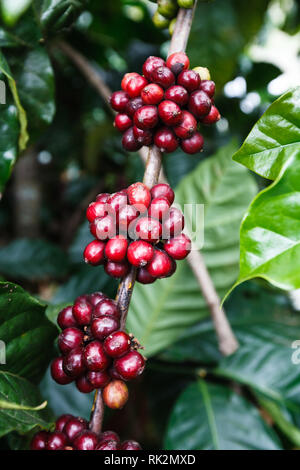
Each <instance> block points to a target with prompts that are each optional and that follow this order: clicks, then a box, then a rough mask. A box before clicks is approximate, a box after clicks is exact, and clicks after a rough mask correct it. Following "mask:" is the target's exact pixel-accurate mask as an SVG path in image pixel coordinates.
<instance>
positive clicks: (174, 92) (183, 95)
mask: <svg viewBox="0 0 300 470" xmlns="http://www.w3.org/2000/svg"><path fill="white" fill-rule="evenodd" d="M165 99H166V100H170V101H174V103H176V104H178V106H181V107H183V106H185V105H186V104H187V103H188V101H189V94H188V92H187V90H186V89H185V88H183V87H182V86H180V85H173V86H171V87H170V88H168V89H167V90H166V92H165Z"/></svg>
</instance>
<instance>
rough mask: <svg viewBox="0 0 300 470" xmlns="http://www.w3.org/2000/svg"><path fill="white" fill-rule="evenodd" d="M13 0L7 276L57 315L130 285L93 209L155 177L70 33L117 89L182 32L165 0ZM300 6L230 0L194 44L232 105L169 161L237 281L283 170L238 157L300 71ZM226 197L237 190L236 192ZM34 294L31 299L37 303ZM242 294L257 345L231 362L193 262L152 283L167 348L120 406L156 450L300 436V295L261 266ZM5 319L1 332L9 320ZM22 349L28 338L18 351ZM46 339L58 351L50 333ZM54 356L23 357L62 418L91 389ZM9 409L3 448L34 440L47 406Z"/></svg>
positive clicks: (4, 115)
mask: <svg viewBox="0 0 300 470" xmlns="http://www.w3.org/2000/svg"><path fill="white" fill-rule="evenodd" d="M51 7H52V8H51ZM0 11H1V24H0V48H1V51H0V72H1V76H0V78H1V79H2V80H4V81H5V83H6V84H7V85H8V86H7V104H6V105H0V106H1V109H0V130H1V135H2V137H1V140H2V142H0V174H1V176H0V189H1V191H3V197H2V200H1V205H0V233H1V235H0V275H1V278H2V280H3V281H4V280H8V281H10V282H12V283H17V284H20V285H22V287H23V288H25V289H26V290H27V291H28V292H29V293H30V294H31V295H32V296H33V297H34V298H36V299H39V301H41V304H39V305H40V307H39V308H40V309H41V312H43V311H44V310H45V308H44V307H42V306H43V305H44V304H47V305H48V307H47V310H46V315H47V316H48V318H49V319H50V321H52V322H54V323H55V317H56V315H57V313H58V311H59V310H60V309H61V308H62V307H63V306H65V305H68V304H69V303H71V302H72V301H73V300H74V298H75V297H76V296H78V295H80V294H83V293H89V292H93V291H96V290H103V291H104V292H105V293H107V294H109V295H111V296H114V295H115V292H116V288H117V283H116V282H114V281H112V280H111V278H108V277H107V276H106V275H105V273H104V271H103V269H102V267H99V268H93V267H90V266H85V265H84V264H83V262H82V251H83V249H84V247H85V245H86V244H87V242H88V241H89V239H90V235H89V231H88V227H87V223H86V222H85V219H84V209H85V207H86V206H87V204H88V203H89V202H90V201H92V200H93V198H94V197H95V195H96V194H97V193H99V192H114V191H116V190H118V189H121V188H123V187H125V186H127V185H129V184H131V183H132V182H134V181H137V180H140V179H141V177H142V174H143V165H142V163H141V161H140V158H139V156H138V155H137V154H129V155H128V154H126V153H125V152H124V150H123V149H122V146H121V142H120V136H119V134H118V133H117V132H116V131H115V129H114V128H113V126H112V116H111V114H110V112H109V110H108V109H107V106H106V103H104V102H103V100H102V99H101V98H100V97H99V96H98V95H97V93H96V92H95V90H94V89H93V88H92V87H91V86H90V84H89V83H88V82H87V81H86V79H85V78H84V77H83V76H82V75H81V73H80V72H79V71H78V70H77V69H76V68H75V67H74V65H73V64H72V63H71V62H70V60H69V59H68V58H67V57H65V56H64V54H63V52H62V51H61V49H60V47H59V41H60V40H61V39H63V40H64V41H66V42H68V43H70V44H71V45H72V46H73V47H74V48H75V49H77V50H78V51H80V52H81V53H82V54H83V55H84V56H85V57H86V58H87V59H88V60H89V61H90V63H91V64H92V65H93V67H94V68H95V69H96V71H97V73H98V74H99V75H100V76H101V77H102V78H103V80H104V81H105V82H106V84H107V85H108V86H109V87H110V88H111V89H112V90H116V89H118V88H119V87H120V80H121V77H122V75H123V74H124V73H125V72H127V71H133V70H134V71H140V70H141V65H142V63H143V62H144V60H145V58H146V57H147V56H148V55H151V54H152V55H162V56H165V55H166V52H167V48H168V43H169V40H170V39H169V33H168V32H167V31H159V30H157V29H155V27H154V25H153V23H152V21H151V16H152V14H153V11H154V5H153V3H151V2H148V1H147V0H111V1H110V2H99V1H98V0H89V1H88V0H86V1H72V2H71V1H69V0H59V1H57V2H54V1H53V2H46V1H39V0H32V1H31V0H22V1H17V0H0ZM299 19H300V2H299V1H297V0H253V1H252V2H249V1H246V0H215V1H214V2H209V3H203V2H200V3H199V5H198V7H197V11H196V15H195V19H194V23H193V27H192V32H191V36H190V41H189V45H188V51H187V52H188V54H189V55H190V58H191V65H192V66H193V67H194V66H197V65H202V66H206V67H208V68H209V69H210V72H211V75H212V78H213V79H214V80H215V81H216V84H217V96H216V103H217V106H218V108H219V109H220V110H221V113H222V116H223V117H222V119H221V120H220V121H219V122H218V123H217V126H216V127H215V128H213V129H205V139H206V144H205V149H204V152H203V153H202V154H201V155H200V156H199V155H195V156H189V155H186V154H183V153H181V152H180V150H178V151H176V152H175V154H172V155H166V156H165V157H164V163H163V164H164V170H165V172H166V175H167V177H168V179H169V181H170V183H171V184H172V185H174V186H175V187H176V189H177V198H178V200H179V201H180V202H181V201H183V202H204V203H205V204H207V205H208V217H209V223H208V226H207V227H205V230H206V232H205V244H204V254H205V259H206V262H207V264H208V267H209V269H210V272H211V274H212V277H213V279H214V282H215V284H216V287H217V289H218V291H219V293H220V295H223V294H224V293H225V292H226V290H227V289H228V288H229V287H230V286H231V285H232V284H233V282H234V281H235V279H236V278H237V275H238V261H239V225H240V221H241V219H242V217H243V214H244V213H245V211H246V209H247V206H248V205H249V203H250V201H251V199H252V198H253V196H254V194H255V192H256V191H257V187H259V188H262V187H264V186H265V185H266V181H265V180H263V179H262V178H258V177H255V178H254V177H253V176H250V173H249V172H248V171H246V170H240V171H236V168H237V164H233V163H231V156H232V154H233V153H234V151H235V150H236V148H237V147H238V145H239V144H240V143H241V142H242V141H243V140H244V139H245V137H246V136H247V134H248V133H249V131H250V129H251V128H252V126H253V125H254V123H255V122H256V121H257V119H258V118H259V117H260V116H261V115H262V113H263V112H264V111H265V110H266V108H267V107H268V106H269V105H270V104H271V103H272V102H273V101H274V100H275V99H276V97H278V96H279V95H280V94H282V93H284V92H285V91H286V90H287V89H288V88H290V87H292V86H295V85H297V84H298V82H299V70H300V26H299ZM24 110H25V112H24ZM17 111H18V112H17ZM26 120H27V131H26ZM27 132H28V135H27ZM27 139H28V143H27V147H26V150H24V146H25V143H26V141H27ZM220 149H221V150H220ZM218 150H219V151H218ZM19 151H21V157H20V158H19V159H18V161H17V162H16V165H15V167H14V169H13V171H12V174H11V177H10V178H9V176H10V173H11V170H12V166H13V164H14V162H15V160H16V158H17V154H18V152H19ZM213 155H214V156H213ZM212 156H213V157H212ZM232 165H234V166H233V167H232ZM216 168H217V169H221V170H220V171H221V173H218V177H216V176H215V175H216ZM239 168H240V169H241V167H239ZM228 175H229V176H228ZM228 178H230V179H228ZM208 179H209V180H210V181H211V186H210V191H211V192H210V193H209V195H208V196H207V194H206V199H205V191H204V190H203V188H204V186H205V184H206V183H207V180H208ZM191 184H192V188H193V189H192V190H191V191H187V188H189V187H190V185H191ZM233 186H234V188H235V192H231V189H232V187H233ZM4 187H5V191H4ZM216 194H217V195H218V198H219V200H216V199H217V198H215V196H216ZM222 195H224V196H225V195H226V196H227V195H230V196H229V202H228V204H222V201H221V199H222ZM191 197H192V198H193V200H191V199H190V198H191ZM220 201H221V202H220ZM3 295H5V293H4V294H3ZM20 295H21V294H20ZM22 295H23V294H22ZM28 301H29V300H28ZM31 301H33V300H31ZM18 302H19V300H16V308H20V305H21V306H22V305H23V304H22V303H21V304H19V303H18ZM298 308H299V306H298ZM225 309H226V311H227V313H228V316H229V318H230V321H231V323H232V325H233V329H234V331H235V333H236V335H237V337H238V340H239V341H240V343H241V348H240V350H239V351H238V352H237V353H236V354H235V355H234V356H233V357H231V358H226V359H224V358H221V357H220V354H219V352H218V347H217V343H216V338H215V334H214V331H213V327H212V323H211V321H210V320H209V318H208V312H207V308H206V306H205V303H204V301H203V299H202V296H201V293H200V291H199V288H198V286H197V283H196V281H195V279H194V277H193V275H192V273H191V272H190V270H189V268H188V266H187V265H186V264H185V263H182V266H181V267H180V269H178V271H177V273H176V275H175V276H174V277H173V278H172V280H163V281H160V282H159V283H156V284H155V285H153V286H149V287H148V286H146V287H143V286H137V287H136V292H135V293H134V295H133V302H132V308H131V311H130V315H129V327H130V329H131V330H133V331H134V332H136V333H137V335H138V337H139V339H142V338H143V339H144V341H145V342H146V352H147V354H148V356H149V357H151V359H150V360H149V361H148V367H147V371H146V373H145V377H144V378H143V379H142V380H140V381H139V382H138V383H137V384H133V385H131V386H130V398H131V399H130V400H129V402H128V404H127V406H126V407H125V409H124V410H123V411H122V412H120V413H108V414H107V417H106V428H107V429H109V428H113V427H114V428H115V429H116V431H119V432H120V433H121V435H123V434H126V436H132V437H133V438H136V439H138V440H139V441H141V442H142V443H143V445H144V447H145V448H162V447H163V446H164V448H168V449H176V448H181V449H205V448H225V449H226V448H243V449H249V448H251V449H252V448H257V449H263V448H267V449H278V448H294V447H299V446H300V430H299V428H298V426H299V425H300V398H299V397H300V379H299V366H298V367H297V366H296V365H294V364H292V362H291V354H292V351H293V350H292V349H291V344H292V341H293V340H295V339H298V337H299V331H300V330H299V326H300V317H299V313H298V312H297V305H295V303H292V302H291V299H290V297H288V296H287V295H286V294H283V293H282V292H280V291H278V290H275V289H274V288H271V287H270V286H267V285H266V284H265V283H264V282H262V281H259V282H254V281H251V282H248V283H246V284H245V285H243V286H240V287H239V288H237V289H236V291H234V292H233V294H232V295H231V296H230V298H229V299H228V300H227V302H226V304H225ZM153 312H155V315H152V314H153ZM41 314H42V315H44V313H41ZM1 321H2V320H1V317H0V339H2V336H1V331H2V333H3V335H5V328H6V327H5V324H4V323H3V324H2V323H1ZM34 321H37V320H33V322H34ZM43 321H44V320H43ZM45 321H46V319H45ZM46 327H47V328H46ZM1 328H2V329H1ZM34 328H36V327H35V326H34V325H33V329H34ZM45 328H46V329H47V332H48V333H46V332H45V331H44V330H43V331H44V334H43V335H42V337H41V338H40V340H41V341H46V339H45V337H44V336H47V341H49V344H52V342H53V337H54V336H55V334H54V333H53V327H52V326H51V324H50V323H49V322H48V324H47V325H46V324H45ZM21 331H22V328H21ZM9 340H10V341H11V338H10V339H9ZM37 343H38V340H37ZM22 347H23V345H22V342H19V343H18V342H17V343H16V346H15V348H16V351H17V350H18V349H20V348H22ZM50 349H51V348H50ZM34 351H35V354H42V351H41V350H40V347H39V345H36V349H34ZM12 354H13V351H12ZM28 354H29V353H28ZM31 354H32V355H33V354H34V352H32V353H31ZM53 354H54V353H53ZM48 355H49V351H48ZM12 357H14V356H13V355H12ZM48 359H49V357H47V359H46V361H45V360H43V361H42V360H41V361H37V364H36V365H35V367H36V369H35V370H32V371H30V373H27V372H26V368H25V369H24V367H22V368H20V370H19V369H18V368H17V371H18V372H19V373H20V375H21V376H22V377H25V378H26V379H27V378H28V379H30V380H31V379H32V377H34V378H35V380H34V381H35V383H37V384H39V388H40V393H41V395H42V397H43V398H46V399H48V400H49V404H50V407H51V409H52V411H53V413H54V414H55V415H58V414H60V413H65V412H72V413H74V414H78V415H81V416H85V417H88V416H89V412H90V408H91V402H92V397H91V396H89V395H88V396H84V395H82V394H80V393H79V392H77V391H76V390H75V388H74V387H73V386H72V385H68V386H65V387H61V386H59V385H56V384H55V383H53V381H52V380H51V379H50V377H49V372H48V371H46V364H47V361H48ZM16 360H17V359H16ZM28 360H32V358H31V356H30V354H29V356H28ZM13 362H14V361H13ZM14 367H15V364H14V366H13V367H12V370H10V363H9V361H8V364H7V367H6V368H5V370H7V369H8V370H10V372H15V369H14ZM2 368H4V366H0V371H1V370H2ZM43 371H45V376H44V378H43V379H42V381H41V382H40V377H39V375H40V374H41V373H42V372H43ZM37 377H38V378H37ZM0 391H1V383H0ZM208 408H209V409H210V410H212V411H213V413H214V420H215V422H214V425H213V426H212V423H211V421H210V420H209V419H208V418H207V409H208ZM2 413H3V412H2V411H0V435H2V436H4V437H3V438H2V439H1V446H2V447H3V448H6V447H7V446H9V447H12V448H21V447H22V446H24V445H25V444H24V442H26V436H25V437H22V438H21V437H20V434H18V433H21V434H24V433H26V432H27V431H28V430H30V429H32V428H33V427H34V421H33V424H32V425H31V426H28V425H27V427H21V428H18V427H16V426H15V427H14V425H13V424H12V425H11V426H10V427H5V421H6V419H4V418H5V416H2V417H1V414H2ZM33 415H34V413H33ZM10 418H11V419H12V421H13V418H12V417H11V416H10ZM39 419H41V418H39ZM43 419H46V418H43ZM49 419H50V418H49ZM17 431H18V433H17Z"/></svg>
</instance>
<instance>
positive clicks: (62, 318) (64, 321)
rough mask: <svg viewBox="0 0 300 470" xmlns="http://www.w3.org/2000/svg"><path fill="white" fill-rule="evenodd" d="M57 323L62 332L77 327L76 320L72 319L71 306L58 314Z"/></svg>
mask: <svg viewBox="0 0 300 470" xmlns="http://www.w3.org/2000/svg"><path fill="white" fill-rule="evenodd" d="M57 323H58V325H59V326H60V328H61V329H62V330H64V329H65V328H70V327H73V326H77V323H76V320H75V318H74V317H73V313H72V306H69V307H66V308H64V309H63V310H61V311H60V312H59V314H58V317H57Z"/></svg>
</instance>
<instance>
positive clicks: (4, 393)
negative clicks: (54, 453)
mask: <svg viewBox="0 0 300 470" xmlns="http://www.w3.org/2000/svg"><path fill="white" fill-rule="evenodd" d="M3 402H4V407H3V406H1V404H3ZM41 402H42V399H41V396H40V394H39V392H38V389H37V388H36V387H35V386H34V385H32V384H31V383H30V382H28V381H27V380H25V379H23V378H22V377H18V376H17V375H15V374H12V373H10V372H7V371H0V436H4V435H5V434H8V433H9V432H11V431H17V432H19V433H21V434H24V433H26V432H28V431H30V430H31V429H34V428H35V427H36V426H39V427H42V428H49V427H50V425H51V421H50V415H49V412H48V411H46V410H34V408H36V407H38V408H39V405H40V403H41ZM16 404H17V405H18V406H19V407H20V408H19V409H17V408H16V406H15V405H16Z"/></svg>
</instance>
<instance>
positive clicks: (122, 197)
mask: <svg viewBox="0 0 300 470" xmlns="http://www.w3.org/2000/svg"><path fill="white" fill-rule="evenodd" d="M107 204H108V205H109V208H108V211H109V212H110V213H111V214H113V215H115V214H116V213H117V212H118V211H119V210H120V209H121V207H123V206H126V204H127V194H126V192H125V191H118V192H117V193H113V194H111V196H110V197H109V199H108V201H107Z"/></svg>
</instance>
